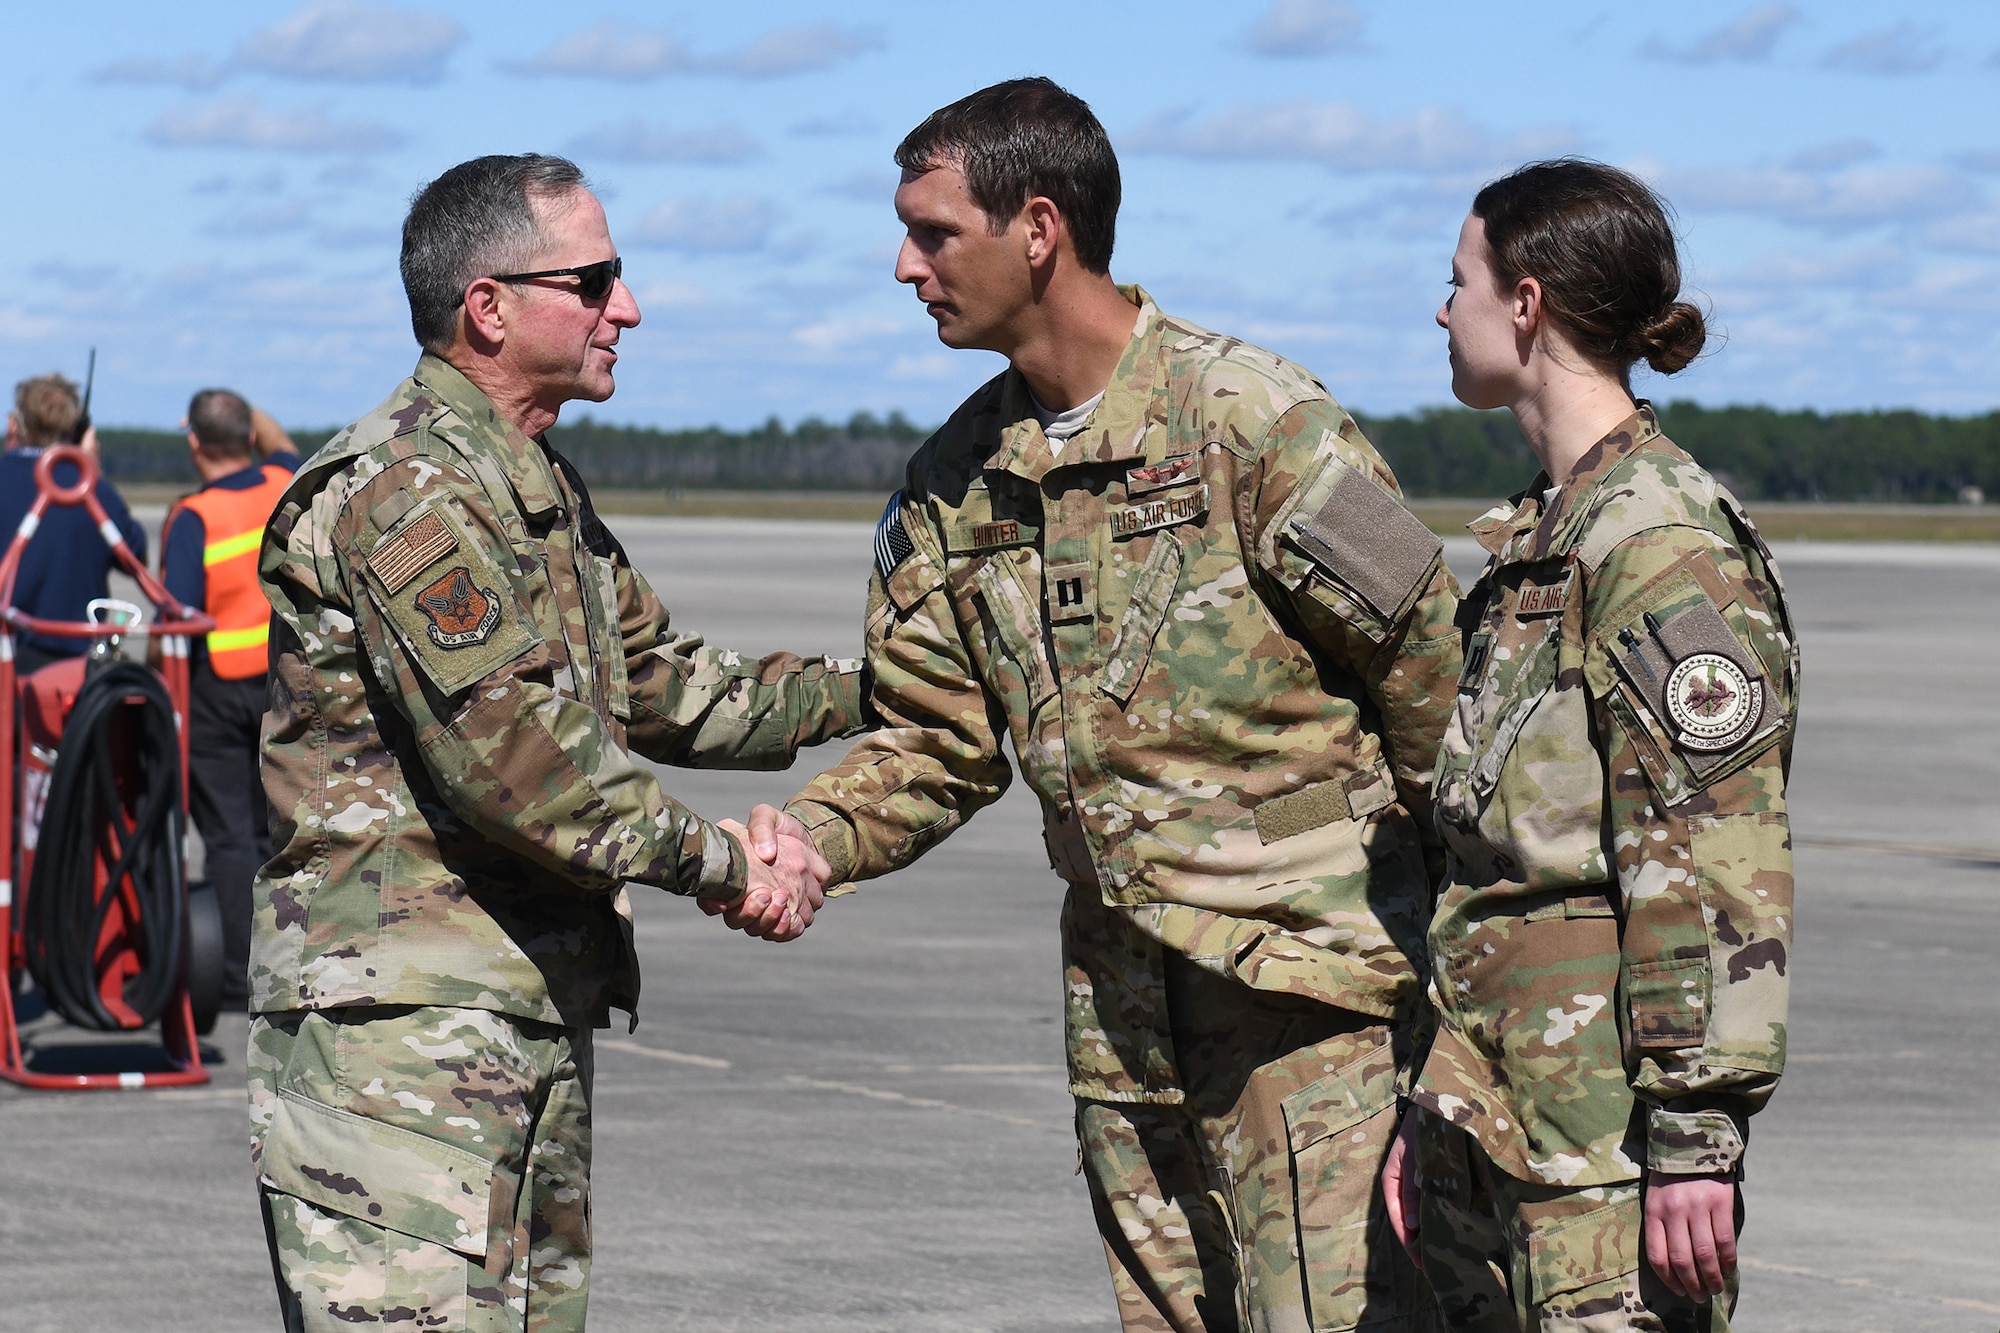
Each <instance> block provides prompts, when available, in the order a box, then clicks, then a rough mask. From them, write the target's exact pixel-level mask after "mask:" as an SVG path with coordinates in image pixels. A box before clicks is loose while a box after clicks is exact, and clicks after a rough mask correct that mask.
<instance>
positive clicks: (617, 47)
mask: <svg viewBox="0 0 2000 1333" xmlns="http://www.w3.org/2000/svg"><path fill="white" fill-rule="evenodd" d="M691 63H692V57H690V56H689V54H688V50H687V48H686V47H685V46H682V45H681V44H680V43H679V42H677V41H675V40H674V39H673V38H671V37H668V36H666V35H665V34H663V33H657V32H653V31H651V30H649V29H646V28H641V27H637V26H635V25H633V24H630V23H621V22H618V21H616V20H612V19H607V20H605V21H604V22H603V23H599V24H595V25H593V26H591V27H588V28H583V29H580V30H579V31H577V32H573V33H571V34H570V35H569V36H567V37H565V38H563V39H562V40H560V41H558V42H557V43H556V44H555V45H553V46H551V47H549V49H548V50H546V51H544V52H542V53H541V54H540V55H537V56H531V57H530V58H528V59H527V60H518V61H515V62H513V63H512V64H510V65H509V66H508V68H509V69H512V70H514V71H515V72H516V73H519V74H574V75H578V76H580V77H583V78H595V79H635V80H636V79H657V78H659V77H660V76H661V75H663V74H679V73H682V72H684V71H686V70H687V69H688V68H689V67H690V66H691Z"/></svg>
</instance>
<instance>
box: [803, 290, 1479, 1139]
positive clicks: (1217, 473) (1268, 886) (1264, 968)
mask: <svg viewBox="0 0 2000 1333" xmlns="http://www.w3.org/2000/svg"><path fill="white" fill-rule="evenodd" d="M1126 290H1127V296H1128V299H1131V300H1132V301H1133V302H1134V303H1135V304H1138V305H1141V306H1142V310H1143V317H1142V319H1141V321H1140V326H1139V328H1138V330H1137V331H1136V333H1135V335H1134V337H1133V340H1132V343H1131V345H1130V346H1129V347H1128V348H1127V349H1126V351H1125V354H1124V356H1123V358H1122V360H1121V361H1120V362H1119V364H1118V367H1117V370H1116V372H1115V373H1114V374H1113V376H1112V379H1111V383H1110V386H1109V387H1108V388H1107V389H1106V391H1105V394H1104V398H1103V401H1102V402H1101V403H1100V404H1099V406H1098V407H1097V408H1096V409H1095V411H1094V412H1093V413H1092V415H1091V417H1090V420H1089V421H1088V422H1087V423H1086V425H1085V427H1084V429H1083V431H1082V432H1081V433H1080V434H1078V435H1076V436H1075V437H1073V438H1072V439H1070V440H1069V441H1068V442H1067V444H1066V445H1065V446H1064V448H1063V450H1062V452H1061V453H1060V454H1057V453H1054V452H1052V451H1051V448H1050V445H1049V442H1048V440H1047V439H1046V437H1045V436H1044V435H1043V434H1042V430H1041V427H1040V425H1039V423H1038V421H1037V420H1036V417H1035V415H1034V412H1033V410H1032V403H1031V398H1030V395H1029V393H1028V390H1027V386H1026V383H1025V382H1024V381H1023V379H1022V378H1021V376H1020V374H1019V373H1018V372H1016V371H1013V370H1009V371H1007V372H1006V373H1004V374H1002V375H1001V376H999V377H998V378H996V379H994V380H993V381H991V382H990V383H988V384H987V385H986V386H985V387H983V388H982V389H980V390H979V392H977V393H975V394H974V395H973V396H972V397H971V398H970V399H968V400H967V401H966V403H965V404H964V405H963V406H962V407H960V409H959V410H958V411H957V412H956V413H955V414H954V415H953V416H952V418H951V420H950V421H949V422H947V423H946V424H945V426H944V427H943V428H942V429H940V430H939V431H938V433H937V434H936V435H934V436H933V437H932V438H931V439H930V440H929V441H927V442H926V443H925V444H924V445H923V447H922V448H920V449H919V450H918V451H917V453H916V455H915V456H914V457H913V458H912V460H911V462H910V465H909V470H908V480H907V485H906V489H905V490H904V491H902V492H901V493H899V495H898V496H897V497H896V498H895V499H894V500H892V501H891V503H890V507H889V509H888V511H887V512H886V513H885V514H884V516H883V523H882V525H881V527H880V528H879V529H878V532H877V542H876V548H877V549H876V575H875V578H874V579H873V581H872V582H871V585H870V591H869V610H868V615H867V622H866V634H865V637H866V642H867V650H868V661H869V665H870V667H871V668H872V670H873V673H874V687H873V701H874V704H875V706H876V707H877V709H879V710H880V712H881V713H882V714H883V716H884V717H885V719H887V727H886V729H885V730H882V731H879V732H877V733H875V735H874V736H873V737H871V738H870V739H868V740H865V741H864V742H862V743H861V744H860V745H858V746H857V747H856V748H855V749H854V750H853V751H852V752H851V753H850V754H849V756H848V758H847V759H846V760H845V761H844V762H843V763H841V764H840V765H838V766H836V767H835V768H833V769H831V770H829V771H827V772H826V773H824V774H823V775H822V776H821V777H820V778H819V779H817V780H816V781H814V782H813V783H812V784H811V785H810V786H808V787H807V788H806V789H805V791H803V792H802V793H800V795H799V796H798V798H796V799H795V800H794V802H793V803H792V805H791V806H790V810H791V812H792V813H793V814H795V815H797V816H798V817H799V818H800V819H801V820H803V821H804V823H805V824H806V825H807V827H808V828H810V829H812V830H813V836H814V839H815V841H816V842H817V844H818V845H819V847H820V850H821V851H822V852H823V853H824V854H825V855H826V856H827V858H828V860H829V861H831V862H832V863H833V865H834V867H835V871H836V873H837V874H839V875H841V876H842V877H853V878H867V877H870V876H874V875H881V874H884V873H886V872H888V871H890V870H894V869H896V868H897V867H899V866H903V865H907V864H908V863H909V862H910V861H911V860H913V859H914V858H915V857H916V856H917V855H919V854H920V853H921V852H923V851H924V850H925V849H926V848H928V847H930V846H931V845H933V844H934V843H936V842H937V841H938V840H939V839H941V838H943V837H944V836H945V835H946V834H948V833H950V832H951V831H952V830H953V829H954V828H956V827H958V825H959V824H960V822H962V821H963V820H964V819H965V818H966V817H968V816H969V815H971V814H972V813H973V812H974V811H975V810H977V809H978V808H979V807H981V806H983V805H986V804H987V803H989V802H991V801H992V800H994V799H995V798H996V797H998V795H999V794H1000V792H1001V791H1002V790H1003V789H1004V788H1005V787H1006V785H1007V783H1008V781H1009V771H1008V768H1007V761H1006V759H1005V758H1004V757H1003V755H1002V753H1001V743H1002V740H1003V738H1004V739H1006V740H1011V742H1012V744H1013V748H1014V753H1015V755H1016V756H1017V757H1018V759H1019V761H1020V765H1021V769H1022V771H1023V773H1024V774H1025V775H1026V776H1027V779H1028V782H1029V783H1030V784H1031V785H1032V787H1033V788H1034V790H1035V793H1036V795H1037V796H1038V797H1039V798H1040V799H1041V804H1042V811H1043V816H1044V835H1045V839H1046V841H1047V844H1048V849H1049V855H1050V859H1051V862H1052V864H1053V865H1054V866H1055V868H1056V870H1057V871H1058V873H1060V874H1061V875H1062V876H1063V878H1064V879H1066V880H1068V881H1069V882H1070V884H1071V885H1072V886H1074V887H1073V888H1072V890H1071V892H1070V895H1069V901H1068V905H1067V907H1066V908H1065V912H1064V930H1063V938H1064V954H1065V966H1066V970H1067V998H1068V1038H1069V1053H1070V1075H1071V1085H1072V1088H1073V1090H1074V1091H1075V1092H1076V1094H1077V1095H1078V1096H1081V1097H1094V1098H1103V1099H1110V1100H1127V1101H1161V1102H1175V1101H1178V1100H1180V1097H1181V1090H1180V1088H1179V1085H1178V1075H1177V1073H1176V1070H1175V1067H1174V1061H1173V1050H1172V1041H1171V1037H1170V1034H1169V1030H1168V1023H1167V1010H1166V1004H1165V1000H1164V996H1163V994H1162V990H1161V986H1162V972H1161V950H1162V948H1167V949H1175V950H1179V951H1181V952H1182V953H1184V954H1186V955H1188V956H1189V957H1190V958H1192V959H1193V960H1195V961H1196V962H1197V963H1199V964H1201V965H1203V966H1206V967H1208V968H1210V969H1211V970H1213V971H1215V972H1218V973H1220V974H1222V975H1225V976H1233V977H1236V978H1238V979H1239V980H1241V981H1243V982H1244V983H1246V984H1248V985H1251V986H1254V987H1259V988H1262V989H1267V990H1273V991H1290V992H1295V993H1298V994H1303V995H1309V996H1312V997H1314V998H1317V999H1320V1000H1323V1001H1324V1002H1326V1003H1328V1004H1333V1005H1339V1006H1341V1007H1343V1008H1346V1009H1349V1010H1354V1011H1358V1012H1360V1013H1363V1014H1369V1015H1376V1016H1380V1017H1383V1018H1398V1017H1404V1016H1409V1015H1411V1014H1413V1013H1415V1012H1417V1011H1419V1010H1420V1009H1421V1007H1422V984H1421V980H1420V978H1419V975H1418V969H1417V966H1416V963H1415V961H1413V960H1416V959H1419V958H1421V944H1422V922H1423V920H1424V918H1425V917H1426V916H1427V914H1428V910H1429V905H1430V900H1431V893H1430V881H1429V880H1428V878H1427V875H1426V870H1425V856H1424V854H1423V850H1422V847H1421V845H1420V844H1421V835H1420V833H1419V831H1418V828H1419V825H1418V824H1417V823H1415V822H1413V820H1412V818H1411V813H1410V812H1412V811H1420V810H1423V809H1424V808H1425V806H1426V804H1427V802H1428V799H1429V790H1428V787H1429V781H1430V774H1431V765H1432V762H1433V759H1434V756H1435V753H1436V749H1437V737H1438V735H1439V733H1440V732H1441V731H1442V729H1443V726H1444V721H1445V716H1446V713H1447V711H1448V710H1449V708H1450V706H1451V698H1452V689H1453V685H1454V683H1455V681H1456V680H1457V675H1458V661H1459V642H1458V636H1457V633H1456V631H1455V629H1454V628H1453V625H1452V616H1453V613H1454V611H1455V609H1456V606H1457V585H1456V584H1455V583H1454V582H1453V580H1452V577H1451V573H1450V571H1449V570H1448V569H1447V568H1446V567H1445V566H1444V564H1443V561H1442V560H1441V559H1440V558H1439V555H1440V549H1441V546H1440V543H1439V541H1438V539H1437V538H1436V537H1434V536H1433V535H1432V534H1431V533H1430V531H1429V530H1428V529H1427V528H1425V527H1424V526H1423V525H1422V524H1421V523H1420V522H1418V521H1417V519H1416V518H1415V517H1414V516H1412V515H1411V514H1410V512H1409V511H1408V510H1407V509H1405V508H1404V507H1403V506H1402V504H1401V503H1400V501H1399V500H1398V498H1397V492H1396V489H1395V480H1394V478H1393V477H1392V476H1391V475H1390V473H1389V469H1388V467H1387V466H1386V465H1385V464H1384V463H1383V462H1382V460H1381V458H1380V457H1379V456H1378V455H1377V454H1376V452H1375V450H1374V449H1373V448H1372V447H1370V445H1369V444H1368V442H1367V441H1366V440H1365V439H1364V438H1363V437H1362V435H1361V432H1360V430H1359V429H1358V428H1357V427H1356V425H1355V423H1354V421H1353V419H1352V418H1351V417H1349V416H1348V415H1347V414H1346V413H1345V412H1343V411H1342V410H1341V409H1340V407H1339V405H1338V404H1337V403H1335V402H1334V401H1333V400H1332V399H1331V398H1329V397H1328V396H1327V393H1326V390H1325V389H1324V388H1322V387H1321V386H1320V384H1319V383H1318V382H1317V381H1316V380H1314V379H1313V378H1312V377H1311V376H1310V375H1309V374H1307V373H1306V372H1305V371H1303V370H1301V369H1300V368H1298V367H1297V366H1294V365H1292V364H1290V363H1289V362H1286V361H1283V360H1281V359H1279V358H1278V357H1276V356H1273V355H1272V354H1270V353H1269V352H1266V351H1263V350H1261V349H1259V348H1256V347H1251V346H1248V345H1247V344H1244V343H1241V342H1238V341H1236V340H1235V339H1232V338H1225V337H1221V336H1219V335H1216V334H1213V333H1209V332H1207V331H1205V330H1202V329H1199V328H1196V327H1194V326H1192V325H1190V324H1186V323H1183V322H1181V321H1179V320H1175V319H1170V318H1168V317H1166V316H1163V315H1161V314H1160V313H1159V311H1158V310H1157V309H1155V308H1154V306H1153V304H1152V302H1151V300H1150V299H1149V298H1147V297H1146V296H1145V294H1144V293H1143V292H1140V291H1138V289H1136V288H1132V289H1126ZM1399 800H1400V804H1399ZM1427 822H1428V821H1427V820H1426V821H1425V823H1427ZM1440 864H1441V861H1440Z"/></svg>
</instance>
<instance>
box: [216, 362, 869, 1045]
mask: <svg viewBox="0 0 2000 1333" xmlns="http://www.w3.org/2000/svg"><path fill="white" fill-rule="evenodd" d="M554 458H555V456H554V455H552V454H550V453H548V452H545V450H544V448H543V446H541V445H539V444H537V443H536V442H535V441H533V440H530V439H528V438H527V437H526V436H524V435H522V434H521V433H520V431H519V430H518V429H516V428H515V427H514V426H513V425H512V424H511V423H509V422H507V421H505V420H504V419H502V418H501V417H500V416H499V414H498V413H497V412H496V411H495V409H494V407H493V405H492V403H491V402H490V401H489V400H488V399H487V398H486V396H485V395H484V394H482V393H481V392H480V391H479V390H478V389H476V388H474V387H473V386H472V385H471V384H470V383H469V382H468V381H467V380H466V379H465V378H464V377H463V376H461V375H460V374H459V373H458V372H457V371H456V370H454V369H452V367H450V366H449V365H447V364H446V363H445V362H443V361H441V360H439V359H438V358H436V357H432V356H425V357H424V358H423V359H422V360H421V361H420V362H419V363H418V365H417V371H416V374H415V376H414V377H413V378H411V379H409V380H406V381H404V382H403V384H402V385H401V386H400V387H399V388H397V390H396V391H395V392H394V393H393V394H391V395H390V396H389V398H388V399H387V400H386V401H385V402H383V403H382V405H381V406H380V407H378V408H376V409H375V410H374V411H373V412H371V413H369V414H368V415H367V416H366V417H363V418H362V419H361V420H360V421H358V422H356V423H355V424H354V425H353V426H350V427H349V428H348V429H347V430H345V431H343V432H341V433H340V434H339V435H337V436H335V437H334V438H333V439H332V440H331V441H329V442H328V444H327V445H326V447H324V448H323V449H321V450H320V451H319V452H318V453H317V454H315V455H314V456H313V457H312V458H311V459H310V460H309V461H308V462H307V463H306V464H305V465H304V466H302V467H301V468H300V469H299V473H298V476H297V478H296V479H295V480H294V481H293V483H292V485H291V487H290V488H289V489H288V490H287V491H286V492H285V495H284V497H283V498H282V499H281V500H280V501H279V504H278V509H277V512H276V513H275V514H274V515H273V517H272V520H271V526H270V529H269V531H268V532H267V534H266V536H265V541H264V548H263V553H262V556H261V560H260V566H259V568H260V573H261V576H262V579H263V584H264V589H265V592H266V593H267V594H268V595H269V597H270V599H271V605H272V608H273V609H274V611H275V612H276V616H277V625H276V627H275V628H276V633H274V635H273V636H272V641H271V646H272V675H271V703H270V709H271V711H270V713H269V714H268V716H267V717H266V719H265V753H264V779H265V787H266V790H267V792H268V793H269V796H270V800H271V809H272V812H273V817H274V820H275V821H276V829H275V836H274V838H273V840H272V841H273V843H274V845H275V847H276V849H277V850H276V855H275V856H274V857H273V859H272V860H271V862H270V864H269V865H267V866H266V867H265V868H264V870H263V872H262V874H261V875H260V876H259V878H258V881H257V918H256V929H255V936H254V948H253V956H252V962H251V998H252V1007H253V1009H255V1010H258V1011H272V1010H282V1009H299V1008H306V1009H314V1008H323V1007H328V1006H334V1005H355V1004H430V1005H450V1006H458V1007H464V1008H480V1009H491V1010H496V1011H499V1012H503V1013H510V1014H516V1015H519V1016H522V1017H526V1018H534V1019H542V1020H545V1021H548V1022H560V1023H566V1024H571V1025H577V1024H601V1023H602V1022H604V1021H605V1018H606V1011H607V1008H608V1007H609V1006H611V1005H616V1006H618V1007H620V1008H624V1009H628V1010H629V1009H631V1008H632V1006H633V1004H634V1002H635V1001H636V999H637V996H638V972H637V966H636V960H635V958H634V955H633V953H632V946H631V921H630V915H629V907H628V905H627V903H626V901H625V894H624V890H623V889H622V888H621V884H622V882H624V881H627V880H635V881H638V882H640V883H644V884H652V885H657V886H658V887H660V888H664V889H667V890H669V891H671V892H674V893H682V894H698V895H701V896H704V897H712V898H724V899H727V898H733V897H735V896H737V895H738V894H740V893H741V892H742V890H743V887H744V884H745V865H744V862H743V853H742V849H741V848H740V847H739V846H738V845H737V844H736V843H735V841H734V840H733V839H731V838H729V837H728V836H727V835H726V834H724V833H723V832H722V831H721V830H720V829H718V828H716V827H714V826H713V825H711V824H709V823H708V822H707V821H705V820H703V819H701V818H699V817H698V816H696V815H695V814H694V813H693V812H692V811H690V810H688V809H686V808H685V807H683V806H681V805H680V804H678V803H677V802H675V801H674V800H673V799H672V798H671V797H669V796H667V795H665V794H664V793H663V792H662V791H661V790H660V788H659V785H658V784H657V783H656V782H655V781H654V779H653V776H652V774H651V773H650V772H649V771H648V770H646V769H645V768H643V767H642V766H640V765H639V764H638V763H637V762H636V761H635V760H634V759H633V758H632V753H631V752H637V753H639V754H643V755H646V756H648V757H650V758H653V759H657V760H660V761H663V762H670V763H677V764H683V765H691V766H702V765H708V766H716V767H725V766H733V767H773V768H782V767H784V766H785V765H786V764H787V763H789V762H790V759H791V755H792V753H793V751H794V750H795V749H796V748H797V747H798V746H799V745H802V744H810V743H812V742H814V741H816V740H820V739H825V738H827V737H830V736H835V735H842V734H848V733H851V732H852V731H854V730H855V729H856V724H857V723H858V721H859V718H860V708H861V686H860V674H859V666H858V664H857V663H847V664H845V665H844V666H839V665H837V664H835V663H832V662H828V661H824V660H821V659H813V660H801V659H800V658H797V657H794V656H790V655H788V654H777V655H773V656H771V657H767V658H765V659H763V660H762V661H761V662H758V661H745V660H743V659H741V658H739V657H738V656H737V655H736V654H734V653H730V652H725V651H721V650H718V649H714V648H708V647H704V646H702V643H701V640H700V639H699V638H698V637H697V636H694V635H685V634H684V635H672V634H669V633H668V628H667V612H666V609H665V608H664V607H662V606H661V605H660V603H659V600H658V599H657V598H655V597H654V595H653V592H652V590H651V589H650V588H649V587H648V586H647V585H646V581H645V579H643V578H642V577H641V576H640V575H639V573H638V571H636V570H634V569H633V568H632V567H631V565H630V564H629V563H628V562H627V560H626V558H625V553H624V550H623V548H622V547H620V546H619V545H618V543H617V540H616V539H615V538H613V537H612V536H611V535H610V534H609V533H608V532H607V531H605V529H604V527H603V525H602V524H601V523H599V522H598V521H597V519H596V515H595V514H594V513H593V512H592V511H591V510H590V507H589V503H588V497H587V495H580V494H579V493H578V490H577V487H579V486H580V485H581V483H580V481H579V482H575V483H574V484H572V480H571V479H570V478H568V477H566V476H565V474H564V469H565V468H566V466H567V465H566V464H563V463H558V462H553V461H552V460H553V459H554ZM621 641H622V650H620V647H619V646H620V644H621ZM607 648H610V649H612V651H606V649H607Z"/></svg>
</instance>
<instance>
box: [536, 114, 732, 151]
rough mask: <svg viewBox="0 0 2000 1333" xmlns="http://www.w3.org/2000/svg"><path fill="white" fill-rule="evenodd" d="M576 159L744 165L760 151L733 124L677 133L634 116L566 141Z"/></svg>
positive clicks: (601, 126)
mask: <svg viewBox="0 0 2000 1333" xmlns="http://www.w3.org/2000/svg"><path fill="white" fill-rule="evenodd" d="M569 150H570V151H571V152H572V153H575V154H576V155H577V156H579V157H586V158H601V159H604V160H606V161H612V162H711V163H727V162H743V161H747V160H748V159H750V158H752V157H755V156H756V155H757V154H758V153H760V152H762V151H763V145H762V144H759V143H758V142H757V141H756V140H755V139H753V138H751V137H750V135H749V134H747V133H746V132H744V131H743V130H741V129H739V128H737V127H736V126H734V125H710V126H707V127H706V128H702V129H688V130H676V129H669V128H667V127H665V126H660V125H652V124H648V123H647V122H645V121H643V120H640V119H639V118H638V117H637V116H633V117H631V118H629V119H627V120H622V121H619V122H618V123H616V124H613V125H600V126H599V127H597V128H596V129H594V130H586V131H584V132H583V133H582V134H579V135H578V136H577V137H576V138H574V139H571V140H570V142H569Z"/></svg>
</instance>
